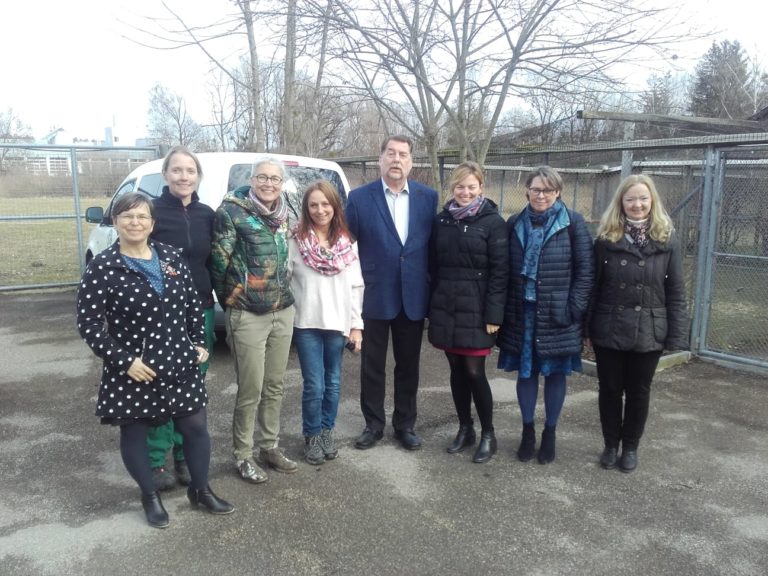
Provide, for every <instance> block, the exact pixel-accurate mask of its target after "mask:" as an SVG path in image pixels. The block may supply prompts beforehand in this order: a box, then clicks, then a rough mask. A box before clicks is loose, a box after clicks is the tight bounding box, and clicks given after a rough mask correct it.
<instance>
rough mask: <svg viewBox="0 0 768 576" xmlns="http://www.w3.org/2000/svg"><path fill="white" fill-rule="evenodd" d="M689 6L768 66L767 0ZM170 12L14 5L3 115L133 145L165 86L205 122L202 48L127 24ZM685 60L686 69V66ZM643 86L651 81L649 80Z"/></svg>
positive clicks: (142, 0)
mask: <svg viewBox="0 0 768 576" xmlns="http://www.w3.org/2000/svg"><path fill="white" fill-rule="evenodd" d="M663 1H665V0H663ZM681 1H682V2H688V3H689V4H690V5H691V6H694V7H695V8H693V9H691V10H690V21H691V22H692V23H698V24H697V25H698V26H700V27H701V28H702V29H703V28H705V27H711V28H712V29H718V28H719V29H721V33H719V34H718V35H717V36H716V37H715V38H713V39H717V40H721V39H729V40H739V41H740V42H741V43H742V45H743V47H744V48H745V49H746V51H747V52H748V53H749V54H750V55H759V58H760V60H761V64H762V66H763V68H768V34H766V32H765V23H764V22H765V19H764V18H763V17H762V14H763V9H761V8H757V6H759V5H760V3H759V2H753V1H752V0H698V1H696V0H681ZM170 3H171V5H174V6H177V7H179V9H180V10H181V11H182V13H184V14H188V13H189V11H190V10H196V11H197V12H198V14H197V17H198V18H199V19H200V20H198V21H200V22H202V21H205V20H206V19H209V20H215V19H217V18H218V17H220V15H221V14H222V11H223V10H231V4H230V3H228V2H227V0H205V1H204V2H200V3H197V2H194V1H184V2H182V1H180V0H170ZM676 4H678V5H679V4H680V2H678V3H676ZM193 6H196V7H195V8H192V7H193ZM163 13H164V11H163V8H162V6H161V5H160V3H159V1H158V0H132V1H130V2H128V1H126V0H68V1H64V0H34V1H27V2H21V1H15V2H12V3H11V2H4V5H3V13H2V18H0V55H2V60H0V62H1V64H0V70H2V77H1V78H2V81H1V82H0V86H1V87H0V111H5V110H6V109H7V108H9V107H11V108H13V109H14V110H15V111H16V112H17V113H18V115H19V116H21V118H22V119H23V120H25V121H26V123H27V124H29V125H30V126H31V127H32V131H33V135H34V136H35V137H42V136H44V135H45V134H46V133H47V132H48V131H49V130H50V129H52V128H58V127H62V128H64V129H66V130H67V132H68V133H69V134H70V135H72V136H73V137H80V138H88V139H92V138H94V139H98V140H101V139H103V137H104V128H105V127H107V126H114V127H115V133H116V134H117V135H119V136H120V141H121V143H126V144H133V142H134V140H135V139H136V138H140V137H142V136H144V135H145V134H146V112H147V108H148V92H149V90H150V88H151V87H152V86H153V85H154V84H155V83H157V82H161V83H162V84H164V85H166V86H168V87H170V88H171V89H172V90H174V91H176V92H178V93H180V94H182V95H184V96H185V97H186V98H187V100H188V102H189V104H190V108H191V110H192V113H193V116H194V117H195V119H196V120H197V121H198V122H201V123H204V122H205V121H207V117H206V116H207V114H208V112H207V98H206V95H205V94H206V90H205V84H206V71H207V70H208V64H207V60H206V58H205V57H203V55H202V54H201V53H200V51H199V50H196V49H194V48H187V49H184V50H177V51H170V52H167V51H166V52H161V51H157V50H152V49H149V48H144V47H141V46H138V45H136V44H135V43H133V42H131V41H130V40H128V39H126V38H125V36H135V35H134V34H133V33H132V32H131V30H130V28H129V27H128V26H127V25H126V22H137V21H138V19H139V17H140V16H142V15H161V14H163ZM711 42H712V40H707V41H704V42H703V43H702V44H701V45H700V46H701V47H700V48H698V49H697V47H696V46H694V47H691V49H692V52H693V54H692V55H693V56H694V57H695V58H698V57H700V56H701V55H702V54H703V53H704V52H706V50H707V48H708V47H709V45H710V44H711ZM697 46H698V45H697ZM681 56H684V54H682V53H681ZM680 62H681V64H682V65H683V66H685V61H684V60H680ZM688 62H689V63H690V62H691V61H688ZM638 80H639V82H638V84H640V85H642V83H644V81H645V78H642V79H638Z"/></svg>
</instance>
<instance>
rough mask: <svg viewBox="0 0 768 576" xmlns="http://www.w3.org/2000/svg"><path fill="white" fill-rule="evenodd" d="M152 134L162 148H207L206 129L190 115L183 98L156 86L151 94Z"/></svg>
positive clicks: (150, 125)
mask: <svg viewBox="0 0 768 576" xmlns="http://www.w3.org/2000/svg"><path fill="white" fill-rule="evenodd" d="M147 114H148V118H149V125H148V126H147V128H148V129H149V134H150V136H151V137H152V138H154V139H155V140H157V142H158V143H159V144H167V145H169V146H174V145H176V144H181V145H183V146H189V147H191V148H194V149H197V150H205V149H207V148H208V142H207V140H206V134H205V129H204V128H203V127H202V126H200V125H199V124H198V123H197V122H195V121H194V120H193V119H192V117H191V116H190V115H189V113H188V112H187V105H186V102H185V101H184V97H183V96H180V95H178V94H175V93H174V92H172V91H170V90H169V89H168V88H165V87H164V86H162V85H161V84H155V86H154V87H153V88H152V90H150V96H149V110H148V112H147Z"/></svg>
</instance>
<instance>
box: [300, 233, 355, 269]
mask: <svg viewBox="0 0 768 576" xmlns="http://www.w3.org/2000/svg"><path fill="white" fill-rule="evenodd" d="M294 233H295V231H294ZM296 243H297V244H298V245H299V253H300V254H301V258H302V260H304V264H306V265H307V266H308V267H310V268H312V270H314V271H315V272H318V273H320V274H323V275H325V276H334V275H335V274H338V273H339V272H341V271H342V270H344V269H345V268H347V267H348V266H349V265H350V264H352V262H354V261H355V260H357V255H355V252H354V250H353V249H352V242H351V241H350V240H349V238H348V237H347V236H345V235H343V234H342V235H341V236H339V239H338V240H337V241H336V244H334V245H333V246H331V247H330V248H325V247H323V246H321V245H320V241H319V240H318V238H317V234H315V231H314V230H313V229H312V228H310V229H309V234H308V235H307V237H306V238H300V237H299V236H298V234H296Z"/></svg>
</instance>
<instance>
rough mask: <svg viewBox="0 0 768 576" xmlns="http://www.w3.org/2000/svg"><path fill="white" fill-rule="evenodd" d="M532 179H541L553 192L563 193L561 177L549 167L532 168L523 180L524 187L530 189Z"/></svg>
mask: <svg viewBox="0 0 768 576" xmlns="http://www.w3.org/2000/svg"><path fill="white" fill-rule="evenodd" d="M534 178H541V179H542V180H544V182H546V183H547V186H550V187H551V188H552V189H553V190H557V191H559V192H562V191H563V177H562V176H560V174H559V173H558V171H557V170H555V169H554V168H552V167H551V166H539V167H538V168H534V169H533V171H532V172H530V173H529V174H528V177H527V178H526V179H525V187H526V188H530V187H531V184H533V179H534Z"/></svg>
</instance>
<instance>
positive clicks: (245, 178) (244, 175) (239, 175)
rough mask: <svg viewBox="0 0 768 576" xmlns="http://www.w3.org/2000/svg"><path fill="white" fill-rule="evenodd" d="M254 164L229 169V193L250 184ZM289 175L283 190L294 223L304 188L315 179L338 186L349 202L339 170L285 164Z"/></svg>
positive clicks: (341, 194)
mask: <svg viewBox="0 0 768 576" xmlns="http://www.w3.org/2000/svg"><path fill="white" fill-rule="evenodd" d="M252 166H253V165H252V164H233V165H232V167H231V168H230V169H229V181H228V182H227V193H229V192H232V191H233V190H235V189H236V188H239V187H240V186H250V184H251V182H250V179H251V167H252ZM285 171H286V173H287V175H288V177H287V178H286V181H285V183H284V184H283V192H284V194H285V197H286V199H287V200H288V212H289V216H288V221H289V223H293V222H295V221H297V220H298V219H299V215H300V214H301V198H302V194H303V192H304V190H305V189H306V187H307V186H309V184H310V183H312V182H314V181H315V180H328V181H329V182H330V183H331V184H333V185H334V186H335V187H336V190H338V191H339V195H340V196H341V201H342V203H343V204H346V203H347V190H345V189H344V184H343V183H342V181H341V178H340V177H339V174H338V172H336V171H334V170H328V169H325V168H313V167H310V166H291V165H290V164H288V165H286V166H285Z"/></svg>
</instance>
